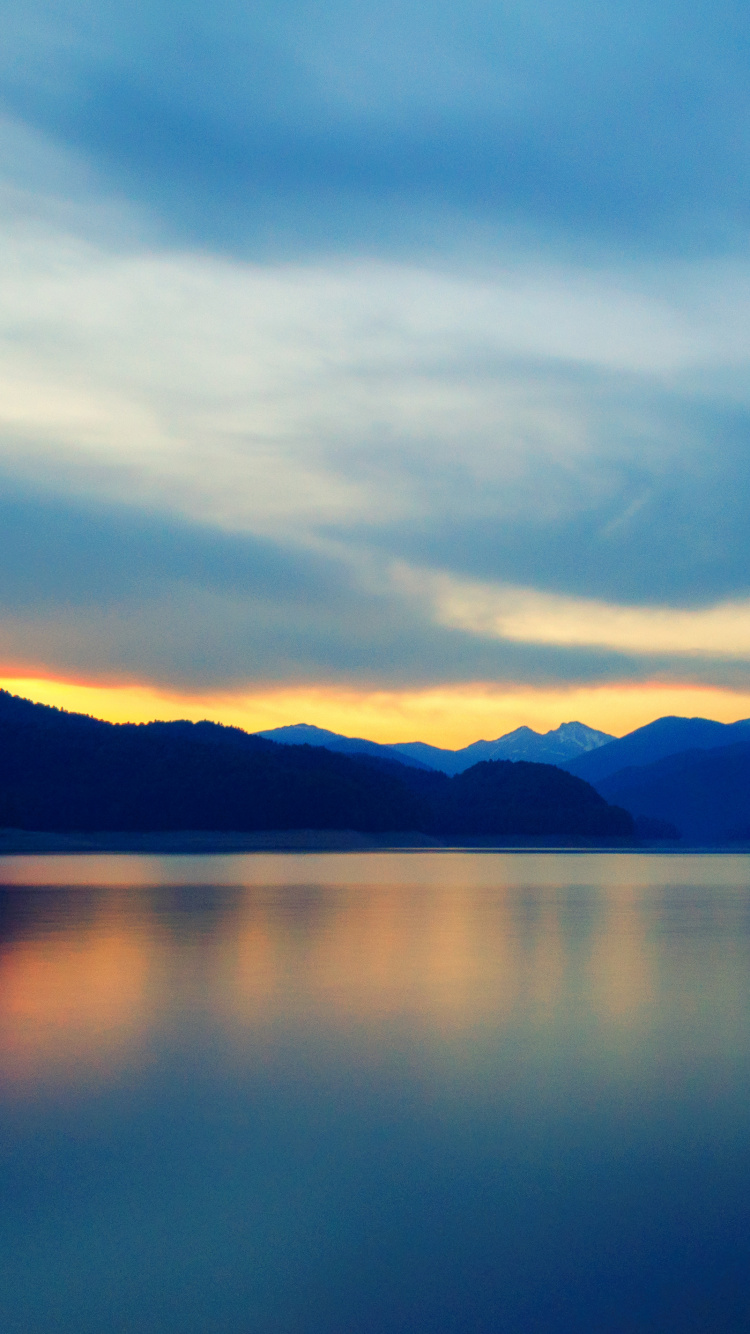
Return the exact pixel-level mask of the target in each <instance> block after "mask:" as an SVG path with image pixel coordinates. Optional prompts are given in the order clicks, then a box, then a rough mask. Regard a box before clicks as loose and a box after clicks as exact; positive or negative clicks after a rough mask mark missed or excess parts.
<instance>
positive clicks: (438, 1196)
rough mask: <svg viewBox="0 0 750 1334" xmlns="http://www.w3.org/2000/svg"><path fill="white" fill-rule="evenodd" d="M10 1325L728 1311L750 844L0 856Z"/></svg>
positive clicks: (739, 1182)
mask: <svg viewBox="0 0 750 1334" xmlns="http://www.w3.org/2000/svg"><path fill="white" fill-rule="evenodd" d="M0 881H1V882H2V885H3V888H2V890H0V1058H1V1060H2V1079H1V1081H0V1131H1V1137H0V1146H1V1147H0V1199H1V1200H2V1209H1V1210H0V1251H1V1254H2V1266H1V1269H0V1329H2V1331H3V1334H352V1332H353V1331H354V1332H356V1331H363V1332H364V1334H386V1332H387V1334H391V1332H392V1334H402V1332H403V1334H422V1331H430V1332H432V1331H435V1332H436V1334H521V1332H523V1334H535V1332H537V1331H538V1332H539V1334H551V1332H552V1331H555V1332H558V1331H559V1332H561V1334H563V1332H564V1334H567V1331H576V1334H587V1332H588V1331H591V1332H592V1334H600V1332H601V1334H620V1332H622V1334H625V1332H626V1331H627V1332H631V1331H632V1332H633V1334H647V1332H650V1331H653V1332H654V1334H669V1332H670V1331H675V1332H676V1331H680V1334H688V1332H689V1331H706V1334H723V1332H724V1331H743V1332H745V1331H747V1330H748V1329H750V1281H749V1279H748V1275H749V1274H750V1097H749V1096H748V1095H749V1093H750V1078H749V1076H750V1022H749V1021H750V859H749V858H746V857H744V856H736V857H735V856H718V855H717V856H697V855H696V856H689V855H685V856H656V855H655V856H651V855H637V854H627V855H625V854H606V853H605V854H580V855H579V854H565V853H561V854H559V855H557V854H512V853H501V854H500V853H492V854H489V853H488V854H481V853H479V854H470V853H434V854H431V853H424V854H423V853H394V854H385V853H384V854H356V855H354V854H340V855H335V854H320V855H253V856H237V857H230V856H222V857H214V858H212V857H194V858H190V857H185V858H181V857H163V858H159V857H119V856H112V857H105V856H101V857H92V856H89V857H80V858H77V857H39V858H28V857H27V858H5V859H3V860H2V861H0Z"/></svg>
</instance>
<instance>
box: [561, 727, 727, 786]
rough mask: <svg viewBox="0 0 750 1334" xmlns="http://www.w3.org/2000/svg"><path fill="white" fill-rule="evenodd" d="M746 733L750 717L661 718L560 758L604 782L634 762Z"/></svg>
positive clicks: (596, 782) (722, 743) (713, 744)
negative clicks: (575, 755) (724, 719)
mask: <svg viewBox="0 0 750 1334" xmlns="http://www.w3.org/2000/svg"><path fill="white" fill-rule="evenodd" d="M743 737H747V738H748V739H750V719H744V720H743V721H742V722H738V723H716V722H713V721H712V720H711V719H709V718H671V717H670V718H657V719H656V721H655V722H653V723H648V724H647V725H646V726H645V727H639V728H637V729H636V731H634V732H629V733H628V735H627V736H624V737H620V738H619V739H618V740H614V741H609V742H608V743H607V744H606V745H604V746H601V747H599V748H598V749H596V750H592V751H589V752H588V754H586V755H580V756H579V757H578V758H576V759H571V760H563V761H559V762H558V763H560V767H561V768H564V769H567V770H568V773H571V774H576V776H577V777H578V778H585V780H586V782H587V783H593V784H594V785H595V786H596V787H599V786H600V783H601V780H602V779H604V778H608V777H609V776H610V775H611V774H615V773H617V771H618V770H619V769H625V768H629V767H630V766H632V765H643V764H653V763H655V761H657V760H662V759H665V758H666V757H667V756H668V755H678V754H679V753H680V752H681V751H687V750H710V749H712V748H714V747H716V746H728V745H730V744H731V743H732V742H734V741H741V740H742V739H743Z"/></svg>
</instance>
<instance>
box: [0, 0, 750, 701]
mask: <svg viewBox="0 0 750 1334" xmlns="http://www.w3.org/2000/svg"><path fill="white" fill-rule="evenodd" d="M744 21H745V20H744V19H742V18H741V16H740V14H739V11H736V10H735V9H733V8H732V7H731V6H724V7H723V8H722V9H721V12H720V14H718V15H717V12H716V10H715V7H714V8H713V9H712V10H711V11H710V12H709V10H708V7H707V6H705V5H704V4H703V3H701V4H699V5H698V6H693V7H692V8H691V10H690V13H689V14H686V13H685V12H684V9H681V10H678V8H677V7H672V6H657V7H656V8H654V7H653V6H646V5H645V3H643V4H641V3H640V0H639V2H638V3H637V4H636V5H635V7H633V6H632V5H630V6H628V7H623V6H620V5H618V4H615V3H613V2H612V0H610V2H609V3H606V4H604V5H601V6H597V7H594V6H592V5H589V4H584V3H582V0H577V2H576V3H570V4H568V5H566V6H563V7H562V8H561V7H560V6H559V5H553V4H552V3H547V2H546V0H543V2H542V3H540V4H539V5H536V6H534V7H533V8H532V9H529V7H528V6H523V7H522V6H521V5H520V4H515V3H511V4H510V5H504V6H502V7H497V6H495V7H488V6H486V5H485V4H484V3H480V0H470V3H469V6H468V8H466V7H464V8H463V9H462V11H461V14H460V16H458V14H457V11H456V9H455V6H453V7H451V6H448V5H447V4H444V3H443V0H434V2H433V3H432V4H431V5H430V6H429V8H428V10H427V11H424V10H421V11H420V10H415V9H414V7H413V6H407V5H406V4H405V3H402V2H401V0H398V3H397V2H396V0H391V3H384V4H382V5H379V6H377V7H376V8H374V9H373V8H370V9H369V10H362V9H359V10H352V9H351V7H345V6H340V5H337V4H334V5H333V7H332V8H331V7H329V8H328V9H327V10H326V12H325V13H323V12H322V11H321V10H320V9H319V7H317V6H313V5H312V3H311V0H294V3H292V4H290V5H286V6H282V7H278V6H277V7H276V8H275V9H274V8H273V7H269V6H266V7H260V8H258V7H257V6H256V7H255V8H253V7H252V6H251V7H248V6H246V5H240V4H239V3H234V0H232V3H229V2H228V0H227V2H225V3H222V4H220V5H219V6H218V7H216V6H214V7H213V8H210V7H206V6H197V5H195V4H193V3H192V0H189V2H188V3H187V4H185V5H181V6H179V7H177V6H176V5H174V4H172V3H171V2H170V3H161V4H157V5H156V6H152V7H151V8H149V9H148V10H146V9H143V8H142V7H141V8H140V9H138V8H135V9H133V8H132V7H131V8H130V9H128V8H127V7H123V6H115V5H114V4H111V3H110V0H97V3H96V4H94V3H93V2H87V0H71V4H69V5H67V6H65V7H63V8H60V7H59V6H56V7H53V6H52V5H51V4H49V3H48V2H47V0H30V3H29V5H28V6H24V7H23V8H22V9H19V8H16V10H15V11H12V10H11V9H8V10H7V11H6V13H5V14H4V15H3V16H2V17H0V39H2V40H0V71H2V70H3V69H4V73H5V76H6V78H5V87H6V93H5V101H4V110H5V119H4V121H2V123H0V260H1V261H2V263H3V268H4V270H6V272H7V277H5V279H4V282H3V284H2V287H1V288H0V469H1V470H2V471H1V472H0V484H1V485H2V498H1V499H0V523H2V525H3V526H2V531H3V534H4V553H3V554H4V580H3V588H2V591H0V609H1V610H2V629H1V631H0V651H1V652H2V654H3V655H4V658H5V660H6V662H7V663H8V664H9V665H10V664H11V663H16V664H26V665H29V666H33V667H35V668H39V669H40V670H41V669H45V670H46V669H47V668H49V669H50V670H52V669H53V668H54V669H55V670H60V671H65V672H69V673H73V674H75V673H81V672H84V673H85V672H86V670H87V669H88V670H89V671H90V672H95V673H99V674H100V675H103V676H106V675H109V676H111V677H112V678H113V679H114V678H117V677H118V675H119V676H123V677H127V678H128V679H132V680H137V679H141V678H143V679H148V680H150V681H154V682H159V683H161V684H163V685H165V686H166V685H168V684H169V683H170V682H183V683H185V684H186V686H190V688H193V687H195V688H199V687H201V686H202V684H206V685H215V686H216V687H217V688H224V686H225V685H226V686H227V688H229V687H231V688H234V687H235V685H237V684H238V683H239V684H241V683H242V682H247V681H269V682H272V681H310V682H314V681H316V680H318V681H320V680H326V681H338V682H341V683H346V682H349V681H352V682H355V681H356V682H367V681H371V682H375V683H379V684H380V685H382V686H384V687H385V686H387V687H388V688H390V687H391V686H392V687H393V688H397V687H400V686H401V685H409V684H410V683H420V684H421V685H424V686H425V687H426V686H428V685H429V684H430V682H438V683H439V682H451V681H480V680H485V681H508V682H512V681H520V680H526V681H528V682H532V683H533V682H537V683H540V682H548V683H549V682H554V681H557V680H559V681H561V682H570V681H582V682H585V681H594V680H602V681H605V680H616V679H623V680H633V681H637V680H642V679H646V677H647V676H648V675H649V674H651V675H653V673H654V672H655V671H657V669H658V673H659V674H660V677H661V679H674V680H685V681H687V680H696V681H708V682H711V681H714V682H719V681H723V682H725V683H726V682H729V683H734V684H735V685H738V686H743V683H744V680H745V675H746V665H745V659H744V657H742V654H744V652H745V649H744V647H742V644H744V639H741V638H740V639H737V640H736V644H735V648H736V652H733V651H730V650H731V641H732V636H733V635H740V636H741V635H744V630H742V624H744V622H742V624H740V621H741V618H740V621H738V620H737V616H738V615H739V613H738V612H737V611H736V608H737V607H738V606H740V605H741V604H744V603H745V602H746V601H747V599H748V597H750V575H749V574H748V571H749V570H750V565H749V564H748V560H747V552H748V541H747V522H746V515H747V511H748V505H749V504H750V472H749V464H748V460H749V459H750V451H749V450H748V443H749V442H750V394H748V388H747V386H748V376H747V372H748V365H749V363H750V334H749V333H748V330H749V329H750V319H749V318H748V316H749V315H750V261H748V257H747V251H746V242H745V240H744V238H745V236H746V221H747V216H746V215H747V207H746V200H745V195H744V185H743V180H744V176H743V170H742V169H741V164H742V163H743V162H744V154H745V131H744V129H743V126H744V125H745V123H746V116H745V103H746V97H747V94H746V91H745V89H746V76H745V70H744V62H743V58H742V54H741V43H740V41H739V37H740V36H741V28H742V24H743V23H744ZM21 54H22V55H23V58H21ZM399 562H400V563H401V564H402V566H407V567H409V568H410V569H412V570H415V569H416V570H422V571H424V570H428V571H431V572H433V573H434V572H435V571H439V572H441V573H440V576H439V577H440V578H441V579H444V580H446V581H447V582H446V583H445V584H441V585H440V588H441V589H442V592H441V594H440V596H437V594H435V588H436V587H437V585H436V584H434V578H433V573H431V574H430V575H429V578H430V579H433V583H430V584H429V587H428V586H427V585H425V587H424V588H421V591H420V590H417V588H416V585H413V586H409V587H407V584H406V583H405V582H404V581H403V580H402V581H401V583H398V582H394V579H393V576H392V571H393V569H394V566H395V567H398V563H399ZM425 589H426V590H427V591H425ZM509 589H510V590H519V589H520V590H525V591H524V592H523V593H522V594H521V593H512V594H511V593H508V590H509ZM446 590H448V591H446ZM509 597H510V598H511V602H510V603H509V602H508V598H509ZM513 598H516V601H515V602H514V603H513V602H512V600H513ZM519 599H520V600H519ZM511 603H512V605H511ZM717 609H718V610H717ZM733 609H734V610H733ZM733 617H734V618H735V619H734V620H733V619H732V618H733ZM545 627H546V628H545ZM605 631H606V634H605ZM596 635H599V638H596V637H595V636H596ZM592 636H593V637H592ZM602 636H604V637H603V638H602ZM701 642H705V653H701ZM738 654H739V656H738Z"/></svg>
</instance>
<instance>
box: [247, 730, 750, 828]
mask: <svg viewBox="0 0 750 1334" xmlns="http://www.w3.org/2000/svg"><path fill="white" fill-rule="evenodd" d="M262 735H264V736H267V737H271V738H273V739H274V740H277V741H280V742H282V743H284V744H289V743H290V742H292V741H295V742H296V743H297V744H298V743H299V741H300V740H303V739H304V740H305V742H306V743H307V744H308V745H324V746H326V747H327V748H329V749H331V750H335V749H339V748H341V749H343V748H346V749H347V750H348V752H349V753H351V754H355V753H358V752H359V753H362V751H363V750H364V748H367V749H368V750H369V751H370V752H371V753H376V752H377V753H378V754H380V755H388V754H390V755H392V756H393V755H396V756H398V758H400V759H401V760H403V761H405V762H406V763H408V764H411V765H414V764H420V765H422V766H430V767H431V768H433V769H436V770H439V771H441V772H443V773H447V774H460V773H462V772H464V771H465V770H466V769H468V768H469V767H470V766H471V765H472V764H476V763H477V762H478V761H480V760H488V759H504V760H513V761H516V762H517V761H519V760H523V761H531V762H536V763H540V762H541V763H547V764H554V765H556V766H557V767H558V768H560V769H564V770H567V771H568V772H569V773H571V774H574V775H575V776H576V777H577V778H583V779H585V781H586V782H588V783H591V784H592V786H593V787H595V788H596V790H597V791H598V792H599V793H600V795H601V796H603V797H605V798H606V800H607V801H608V802H612V803H614V804H615V805H617V806H620V807H622V808H624V809H625V810H627V811H629V812H630V813H631V815H633V817H634V818H635V821H636V828H637V830H638V832H639V834H640V835H641V836H642V837H645V838H675V839H676V838H684V839H685V840H687V841H689V842H691V843H696V842H699V843H702V842H708V843H711V842H713V843H716V842H726V841H733V840H737V839H746V840H748V841H750V719H742V720H741V721H739V722H736V723H719V722H715V721H713V720H712V719H709V718H679V717H665V718H657V719H655V721H654V722H651V723H648V724H646V726H645V727H639V728H636V730H635V731H633V732H630V733H628V735H627V736H624V737H612V736H610V735H608V734H607V733H606V732H599V731H596V729H594V728H591V727H587V726H586V725H585V724H584V723H580V722H571V723H563V724H562V725H561V726H560V727H558V728H556V729H555V730H553V731H550V732H547V733H545V734H540V733H538V732H534V731H533V730H532V729H531V728H528V727H519V728H517V729H516V730H515V731H513V732H509V733H507V734H506V735H505V736H501V737H498V738H497V739H496V740H495V741H475V742H473V743H472V745H469V746H465V747H463V748H462V749H460V750H455V751H453V750H443V749H440V748H439V747H436V746H428V745H426V744H424V743H423V742H419V741H416V742H407V743H397V744H396V745H393V746H381V745H378V744H377V743H375V742H372V741H362V740H359V739H356V738H351V737H340V736H338V735H337V734H336V733H332V732H323V731H322V730H321V729H318V728H313V727H308V726H305V725H300V726H297V727H292V728H277V729H275V730H274V731H272V732H266V733H263V734H262Z"/></svg>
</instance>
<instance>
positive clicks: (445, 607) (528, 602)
mask: <svg viewBox="0 0 750 1334" xmlns="http://www.w3.org/2000/svg"><path fill="white" fill-rule="evenodd" d="M394 576H395V578H396V580H397V582H398V583H399V584H401V585H402V586H405V587H406V588H409V589H413V590H414V591H415V592H416V591H420V592H422V593H424V594H425V595H426V596H427V597H428V598H429V599H430V600H431V602H432V604H433V606H434V608H435V616H436V619H437V621H438V622H439V624H441V625H446V626H450V627H452V628H455V629H460V630H467V631H469V633H471V634H475V635H478V636H480V637H483V638H491V639H501V640H510V641H511V642H516V643H523V644H551V645H555V646H558V647H575V648H584V647H585V648H598V649H611V650H614V651H615V652H619V653H627V654H631V655H639V656H641V655H642V656H649V657H651V656H653V655H655V654H663V655H674V656H677V657H688V658H705V657H706V656H710V657H715V658H730V659H737V660H738V661H744V662H746V663H749V664H750V599H748V600H746V601H744V602H725V603H720V604H719V605H718V606H714V607H707V608H703V609H701V610H700V611H682V610H675V609H674V608H672V607H663V606H662V607H659V606H656V607H623V606H613V605H611V604H610V605H608V604H607V603H604V602H595V601H593V599H584V598H570V597H568V598H566V597H559V596H555V595H554V594H550V593H540V592H538V591H537V590H536V589H532V588H513V587H510V586H507V587H504V588H503V587H497V586H495V587H493V586H491V585H487V584H479V583H469V582H461V581H459V580H457V579H454V578H451V577H450V576H448V575H443V574H435V573H430V572H427V571H417V570H409V569H408V568H405V567H403V566H400V567H399V566H397V567H396V568H395V570H394Z"/></svg>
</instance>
